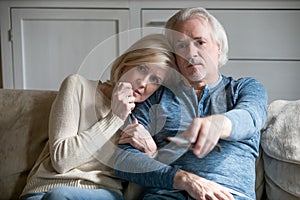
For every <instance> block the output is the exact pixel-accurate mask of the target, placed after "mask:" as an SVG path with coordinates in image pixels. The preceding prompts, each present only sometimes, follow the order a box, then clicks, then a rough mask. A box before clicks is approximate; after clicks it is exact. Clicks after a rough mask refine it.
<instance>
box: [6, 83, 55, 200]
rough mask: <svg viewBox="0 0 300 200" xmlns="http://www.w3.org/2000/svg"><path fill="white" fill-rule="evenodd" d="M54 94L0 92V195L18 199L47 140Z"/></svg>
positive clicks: (51, 92) (20, 91) (49, 92)
mask: <svg viewBox="0 0 300 200" xmlns="http://www.w3.org/2000/svg"><path fill="white" fill-rule="evenodd" d="M56 94H57V92H56V91H37V90H10V89H0V162H1V164H0V194H1V199H18V198H19V195H20V193H21V192H22V190H23V188H24V186H25V184H26V178H27V175H28V173H29V172H30V169H31V168H32V166H33V164H34V162H35V160H36V159H37V157H38V156H39V154H40V153H41V151H42V148H43V147H44V144H45V142H46V141H47V138H48V120H49V113H50V109H51V105H52V102H53V101H54V99H55V97H56Z"/></svg>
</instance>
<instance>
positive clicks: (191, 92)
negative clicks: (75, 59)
mask: <svg viewBox="0 0 300 200" xmlns="http://www.w3.org/2000/svg"><path fill="white" fill-rule="evenodd" d="M166 35H167V37H168V38H169V41H170V43H171V45H172V46H173V49H174V53H175V55H176V61H177V65H178V68H179V71H180V73H181V74H182V76H183V77H182V78H178V77H177V76H176V78H177V80H178V81H177V83H176V84H172V85H166V87H162V88H161V89H160V90H158V91H157V92H156V93H155V94H154V95H152V97H150V98H149V99H148V100H147V101H146V102H144V103H143V104H138V105H136V109H135V110H134V112H133V116H134V117H135V118H137V119H138V121H139V123H140V124H142V125H143V126H144V127H146V128H147V130H148V131H149V132H150V133H151V135H152V136H153V139H154V141H155V142H156V145H157V149H158V151H157V152H156V153H155V154H154V155H153V158H152V157H149V156H147V155H146V154H143V153H141V152H140V151H138V150H136V149H135V148H134V146H135V145H136V144H135V143H134V141H133V140H130V139H128V140H127V142H128V143H130V144H131V145H128V144H127V145H126V144H123V145H120V150H119V151H118V154H117V155H116V160H115V174H116V175H117V176H118V177H120V178H123V179H126V180H128V181H132V182H135V183H137V184H140V185H143V186H145V187H147V188H148V189H147V190H146V192H145V194H144V197H143V198H144V199H233V198H234V199H255V159H256V157H257V155H258V151H259V140H260V130H261V128H262V127H263V126H264V123H265V120H266V116H267V111H266V105H267V95H266V91H265V89H264V87H263V86H262V85H261V84H260V83H259V82H258V81H256V80H255V79H253V78H242V79H238V80H234V79H233V78H231V77H226V76H224V75H221V74H220V71H219V68H220V67H221V66H222V65H224V64H225V63H226V62H227V53H228V44H227V36H226V33H225V31H224V29H223V27H222V25H221V24H220V23H219V22H218V20H217V19H216V18H215V17H213V16H212V15H211V14H210V13H208V12H207V11H206V10H205V9H203V8H188V9H183V10H181V11H179V12H178V13H176V14H175V15H174V16H173V17H171V18H170V19H169V20H168V22H167V24H166ZM137 132H138V131H137ZM128 138H130V137H128ZM170 141H171V142H170ZM122 143H125V142H124V140H123V142H122Z"/></svg>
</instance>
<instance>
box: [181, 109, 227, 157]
mask: <svg viewBox="0 0 300 200" xmlns="http://www.w3.org/2000/svg"><path fill="white" fill-rule="evenodd" d="M231 126H232V124H231V121H230V120H229V119H228V118H227V117H226V116H225V115H211V116H209V117H203V118H200V117H199V118H195V119H194V120H193V121H192V123H191V125H190V126H189V128H188V129H187V130H186V131H184V132H183V133H182V136H181V137H183V138H186V139H187V140H188V141H190V143H191V144H193V145H192V146H191V149H192V150H193V152H194V154H195V155H196V156H197V157H199V158H202V157H204V156H205V155H206V154H208V153H209V152H210V151H211V150H212V149H213V148H214V147H215V146H216V145H217V143H218V141H219V139H225V138H227V137H229V136H230V133H231Z"/></svg>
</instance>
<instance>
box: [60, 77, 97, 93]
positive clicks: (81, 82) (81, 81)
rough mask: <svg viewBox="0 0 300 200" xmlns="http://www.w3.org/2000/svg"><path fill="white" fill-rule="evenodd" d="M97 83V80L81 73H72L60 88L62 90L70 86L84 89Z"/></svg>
mask: <svg viewBox="0 0 300 200" xmlns="http://www.w3.org/2000/svg"><path fill="white" fill-rule="evenodd" d="M95 84H97V81H92V80H89V79H87V78H85V77H84V76H81V75H79V74H70V75H68V76H67V77H66V78H65V79H64V80H63V82H62V83H61V86H60V89H59V90H60V91H61V90H65V89H70V88H72V89H74V88H78V89H82V88H85V87H87V86H94V85H95Z"/></svg>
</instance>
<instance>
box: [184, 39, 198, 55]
mask: <svg viewBox="0 0 300 200" xmlns="http://www.w3.org/2000/svg"><path fill="white" fill-rule="evenodd" d="M198 50H199V49H198V47H197V46H196V45H195V44H194V43H193V42H191V43H190V44H189V46H188V48H187V54H186V58H187V59H190V58H195V57H198V56H199V55H198Z"/></svg>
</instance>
